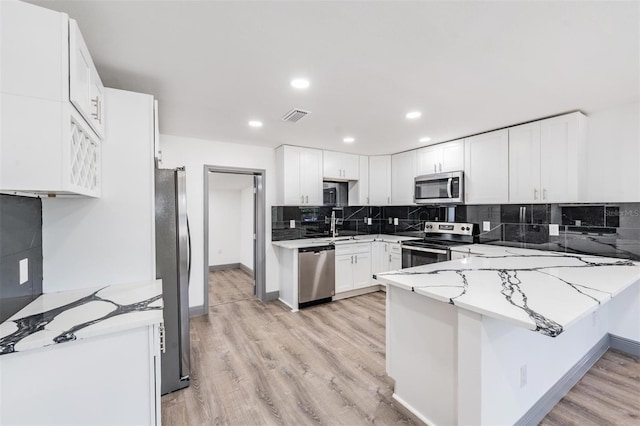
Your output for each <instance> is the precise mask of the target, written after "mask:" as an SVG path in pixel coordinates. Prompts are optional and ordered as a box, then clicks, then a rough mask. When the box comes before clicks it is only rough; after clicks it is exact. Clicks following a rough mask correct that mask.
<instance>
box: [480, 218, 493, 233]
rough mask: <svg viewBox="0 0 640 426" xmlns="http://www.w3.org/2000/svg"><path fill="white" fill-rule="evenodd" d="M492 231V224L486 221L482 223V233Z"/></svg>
mask: <svg viewBox="0 0 640 426" xmlns="http://www.w3.org/2000/svg"><path fill="white" fill-rule="evenodd" d="M489 231H491V222H489V221H488V220H485V221H483V222H482V232H489Z"/></svg>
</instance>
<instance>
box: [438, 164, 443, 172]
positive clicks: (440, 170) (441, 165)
mask: <svg viewBox="0 0 640 426" xmlns="http://www.w3.org/2000/svg"><path fill="white" fill-rule="evenodd" d="M438 165H439V166H440V171H442V163H438Z"/></svg>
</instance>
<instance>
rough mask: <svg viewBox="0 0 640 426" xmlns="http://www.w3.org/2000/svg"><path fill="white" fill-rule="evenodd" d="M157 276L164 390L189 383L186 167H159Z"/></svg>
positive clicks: (179, 387) (175, 388)
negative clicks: (162, 330) (161, 301)
mask: <svg viewBox="0 0 640 426" xmlns="http://www.w3.org/2000/svg"><path fill="white" fill-rule="evenodd" d="M155 188H156V277H157V278H161V279H162V294H163V299H164V328H165V348H166V351H165V352H164V353H163V354H162V385H161V393H162V394H163V395H164V394H167V393H169V392H173V391H176V390H178V389H182V388H185V387H187V386H189V367H190V359H189V357H190V346H189V345H190V342H189V275H190V273H191V239H190V235H189V222H188V219H187V194H186V174H185V170H184V168H178V169H175V170H174V169H156V171H155Z"/></svg>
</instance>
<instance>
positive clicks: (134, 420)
mask: <svg viewBox="0 0 640 426" xmlns="http://www.w3.org/2000/svg"><path fill="white" fill-rule="evenodd" d="M0 371H1V372H2V381H1V382H0V392H1V393H2V402H1V407H2V409H0V424H3V425H5V424H6V425H9V424H10V425H26V424H41V425H45V424H47V425H53V424H57V425H89V424H96V423H99V424H101V425H123V424H129V425H134V424H135V425H159V424H161V421H160V338H159V324H154V325H149V326H143V327H138V328H133V329H130V330H125V331H121V332H117V333H111V334H106V335H102V336H96V337H90V338H85V339H79V340H77V341H74V342H67V343H60V344H54V345H50V346H46V347H44V348H41V349H33V350H26V351H23V352H15V353H10V354H6V355H2V356H1V357H0Z"/></svg>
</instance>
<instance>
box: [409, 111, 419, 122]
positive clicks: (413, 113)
mask: <svg viewBox="0 0 640 426" xmlns="http://www.w3.org/2000/svg"><path fill="white" fill-rule="evenodd" d="M421 115H422V113H421V112H420V111H411V112H408V113H407V115H406V117H407V118H408V119H410V120H412V119H414V118H420V116H421Z"/></svg>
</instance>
